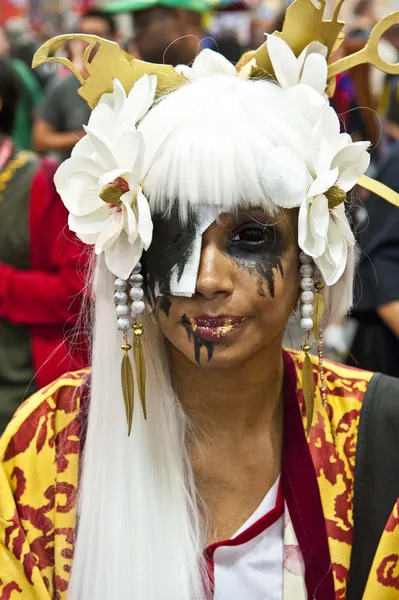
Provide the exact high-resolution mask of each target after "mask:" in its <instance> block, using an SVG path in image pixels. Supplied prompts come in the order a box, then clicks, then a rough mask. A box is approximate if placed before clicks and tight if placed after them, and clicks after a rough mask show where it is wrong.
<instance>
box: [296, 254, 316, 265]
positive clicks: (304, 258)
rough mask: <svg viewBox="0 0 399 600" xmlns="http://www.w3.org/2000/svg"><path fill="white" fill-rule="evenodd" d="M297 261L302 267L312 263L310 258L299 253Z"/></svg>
mask: <svg viewBox="0 0 399 600" xmlns="http://www.w3.org/2000/svg"><path fill="white" fill-rule="evenodd" d="M299 261H300V262H301V263H302V264H303V265H310V263H311V262H312V261H313V258H312V257H311V256H308V255H307V254H305V252H300V253H299Z"/></svg>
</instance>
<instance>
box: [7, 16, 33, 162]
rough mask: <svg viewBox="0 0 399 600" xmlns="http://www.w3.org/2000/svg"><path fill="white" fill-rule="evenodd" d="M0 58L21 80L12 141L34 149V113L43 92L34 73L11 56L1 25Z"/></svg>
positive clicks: (20, 145)
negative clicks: (6, 62) (9, 65)
mask: <svg viewBox="0 0 399 600" xmlns="http://www.w3.org/2000/svg"><path fill="white" fill-rule="evenodd" d="M0 58H2V59H7V60H8V61H9V62H10V64H11V67H12V69H13V70H14V71H15V73H16V74H17V76H18V79H19V88H20V94H19V100H18V105H17V110H16V116H15V121H14V127H13V130H12V139H13V141H14V143H15V144H16V145H17V146H18V147H19V148H21V149H24V150H30V149H31V147H32V127H33V119H34V111H35V109H36V108H37V107H38V106H39V104H40V101H41V97H42V91H41V88H40V84H39V82H38V80H37V78H36V76H35V75H34V74H33V71H32V69H31V68H30V67H28V66H27V65H26V64H25V63H24V62H23V61H22V60H20V59H19V58H15V57H14V56H12V55H11V45H10V41H9V39H8V36H7V33H6V31H5V30H4V28H3V27H2V26H1V25H0Z"/></svg>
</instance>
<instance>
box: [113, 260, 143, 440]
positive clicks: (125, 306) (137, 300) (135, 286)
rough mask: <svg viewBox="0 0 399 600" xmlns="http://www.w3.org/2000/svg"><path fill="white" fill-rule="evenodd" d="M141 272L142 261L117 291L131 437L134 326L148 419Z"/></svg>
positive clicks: (140, 385)
mask: <svg viewBox="0 0 399 600" xmlns="http://www.w3.org/2000/svg"><path fill="white" fill-rule="evenodd" d="M140 271H141V264H140V263H138V264H137V265H136V267H135V268H134V270H133V272H132V275H131V276H130V278H129V282H128V281H127V280H125V279H120V278H118V279H116V281H115V294H114V301H115V304H116V315H117V328H118V330H119V331H121V332H122V334H123V344H122V345H121V350H123V357H122V363H121V384H122V394H123V400H124V403H125V412H126V421H127V428H128V436H130V433H131V430H132V423H133V409H134V376H133V367H132V362H131V360H130V355H129V352H130V350H131V349H132V345H131V344H130V343H129V331H130V329H131V328H132V327H133V353H134V360H135V366H136V374H137V387H138V390H139V396H140V400H141V406H142V409H143V414H144V418H145V419H146V418H147V410H146V403H145V380H146V369H145V359H144V351H143V346H142V342H141V336H142V335H143V326H142V322H141V315H142V313H143V312H144V310H145V304H144V302H143V296H144V292H143V290H142V285H143V276H142V275H141V274H140ZM129 284H130V286H131V289H130V292H129V295H128V293H127V292H128V288H129ZM129 296H130V299H131V300H132V302H131V306H129ZM132 321H133V325H132Z"/></svg>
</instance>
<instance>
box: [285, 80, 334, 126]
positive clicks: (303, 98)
mask: <svg viewBox="0 0 399 600" xmlns="http://www.w3.org/2000/svg"><path fill="white" fill-rule="evenodd" d="M287 94H289V96H290V97H291V98H292V100H293V103H294V104H295V106H296V107H297V108H298V110H299V111H300V112H301V113H302V114H303V115H304V117H305V118H306V119H307V121H308V122H309V124H310V126H311V127H314V126H315V124H316V123H317V121H319V120H320V119H321V117H322V115H323V113H324V110H325V108H326V106H327V100H326V99H325V98H324V97H323V96H321V95H320V94H319V93H318V92H316V91H315V90H314V89H313V88H311V87H309V86H308V85H302V84H299V85H295V86H294V87H292V88H290V89H289V90H287Z"/></svg>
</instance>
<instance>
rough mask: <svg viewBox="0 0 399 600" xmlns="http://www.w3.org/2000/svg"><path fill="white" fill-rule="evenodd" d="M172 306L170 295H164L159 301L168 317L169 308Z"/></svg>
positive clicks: (160, 306)
mask: <svg viewBox="0 0 399 600" xmlns="http://www.w3.org/2000/svg"><path fill="white" fill-rule="evenodd" d="M171 306H172V302H171V300H170V298H169V296H162V297H161V300H160V302H159V308H160V309H161V310H163V312H164V313H165V315H166V316H167V317H169V310H170V307H171Z"/></svg>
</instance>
